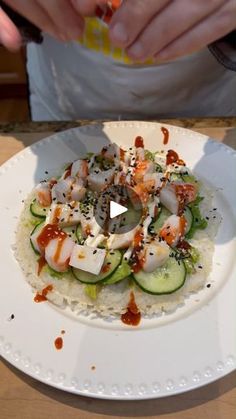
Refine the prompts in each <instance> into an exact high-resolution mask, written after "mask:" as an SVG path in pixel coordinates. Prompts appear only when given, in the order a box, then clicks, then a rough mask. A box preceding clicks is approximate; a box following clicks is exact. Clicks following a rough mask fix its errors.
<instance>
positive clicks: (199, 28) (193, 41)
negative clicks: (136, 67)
mask: <svg viewBox="0 0 236 419" xmlns="http://www.w3.org/2000/svg"><path fill="white" fill-rule="evenodd" d="M232 3H233V2H229V3H228V4H226V7H224V8H223V9H220V10H218V11H217V12H216V13H214V14H213V15H211V16H209V17H208V18H207V19H205V20H204V21H202V22H200V23H199V24H198V25H196V26H195V27H194V28H192V29H191V30H190V31H188V32H186V33H185V34H183V35H182V36H180V37H179V38H178V39H176V40H175V41H174V42H172V43H171V44H169V45H168V46H167V47H166V48H164V49H163V50H162V51H160V52H159V53H158V54H156V55H155V57H154V58H155V59H156V61H157V62H164V61H170V60H173V59H175V58H178V57H181V56H183V55H187V54H192V53H194V52H196V51H199V50H200V49H202V48H204V47H206V46H207V45H209V44H211V43H212V42H214V41H216V40H217V39H220V38H222V37H223V36H225V35H227V34H228V33H230V32H231V31H232V30H234V29H235V21H236V12H235V6H234V9H233V8H232V9H231V6H232Z"/></svg>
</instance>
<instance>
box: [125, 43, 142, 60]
mask: <svg viewBox="0 0 236 419" xmlns="http://www.w3.org/2000/svg"><path fill="white" fill-rule="evenodd" d="M144 53H145V52H144V49H143V45H142V44H141V42H136V43H135V44H134V45H133V46H132V47H131V48H129V49H128V55H129V56H130V57H132V58H139V59H140V58H143V56H144Z"/></svg>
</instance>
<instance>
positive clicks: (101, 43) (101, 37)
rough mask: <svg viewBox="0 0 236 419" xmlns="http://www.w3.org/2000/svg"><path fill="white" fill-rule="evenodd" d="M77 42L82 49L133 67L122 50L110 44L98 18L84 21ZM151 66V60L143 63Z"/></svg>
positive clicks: (106, 32) (105, 30)
mask: <svg viewBox="0 0 236 419" xmlns="http://www.w3.org/2000/svg"><path fill="white" fill-rule="evenodd" d="M79 42H80V43H81V44H82V45H83V46H84V47H86V48H89V49H92V50H93V51H96V52H98V53H101V54H103V55H105V56H108V57H110V58H112V59H114V60H115V61H120V62H122V63H124V64H133V65H134V62H133V61H132V60H131V59H130V58H129V57H128V55H127V54H126V53H125V51H124V50H123V49H121V48H116V47H114V46H113V45H112V44H111V41H110V38H109V33H108V27H107V25H106V24H104V23H103V22H102V21H100V20H99V19H98V18H87V19H86V26H85V32H84V36H83V38H82V39H80V40H79ZM135 64H137V63H135ZM151 64H153V60H148V61H147V62H145V65H151Z"/></svg>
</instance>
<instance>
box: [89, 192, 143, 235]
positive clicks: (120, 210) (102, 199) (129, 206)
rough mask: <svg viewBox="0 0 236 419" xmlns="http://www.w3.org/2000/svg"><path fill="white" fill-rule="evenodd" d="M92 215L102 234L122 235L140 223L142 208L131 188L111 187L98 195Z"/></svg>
mask: <svg viewBox="0 0 236 419" xmlns="http://www.w3.org/2000/svg"><path fill="white" fill-rule="evenodd" d="M94 215H95V219H96V221H97V223H98V224H99V226H100V227H101V228H102V230H103V232H104V234H106V233H111V234H124V233H127V232H129V231H131V230H132V229H133V228H135V227H137V225H138V224H139V223H140V222H141V220H142V216H143V208H142V203H141V201H140V198H139V196H138V195H137V194H136V192H135V190H134V189H133V188H131V187H129V186H126V185H113V186H108V187H107V188H106V189H104V190H103V191H102V192H101V193H100V194H99V196H98V198H97V202H96V206H95V213H94Z"/></svg>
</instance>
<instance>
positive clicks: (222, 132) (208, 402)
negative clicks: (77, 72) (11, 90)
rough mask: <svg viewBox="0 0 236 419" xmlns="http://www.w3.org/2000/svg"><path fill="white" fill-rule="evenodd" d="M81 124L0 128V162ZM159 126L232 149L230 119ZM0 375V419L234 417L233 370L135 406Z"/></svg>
mask: <svg viewBox="0 0 236 419" xmlns="http://www.w3.org/2000/svg"><path fill="white" fill-rule="evenodd" d="M159 121H160V120H159ZM85 123H88V121H74V122H53V123H26V124H2V125H1V124H0V164H2V163H3V162H4V161H6V160H7V159H8V158H10V157H11V156H13V155H14V154H15V153H17V152H18V151H20V150H21V149H23V148H24V147H26V146H28V145H31V144H33V143H34V142H35V141H38V140H40V139H41V138H44V137H46V136H48V135H51V134H52V133H54V132H58V131H62V130H64V129H68V128H72V127H76V126H80V125H83V124H85ZM89 123H95V122H94V121H93V122H91V121H90V122H89ZM161 123H163V124H164V123H170V124H173V125H178V126H183V127H186V128H191V129H193V130H195V131H198V132H201V133H203V134H206V135H208V136H210V137H212V138H215V139H216V140H217V141H221V142H223V143H225V144H227V145H229V146H231V147H233V148H235V149H236V118H207V119H181V120H179V119H178V120H177V119H171V120H161ZM0 377H1V381H0V418H1V419H43V418H50V419H65V418H66V419H72V418H79V419H80V418H81V419H97V418H107V419H111V418H117V419H119V418H137V417H138V418H148V417H152V418H158V417H161V416H163V417H164V418H165V419H178V418H181V419H198V418H201V417H203V418H206V419H207V418H212V417H214V419H235V417H236V372H234V373H231V374H229V375H227V376H226V377H224V378H222V379H220V380H218V381H216V382H214V383H212V384H209V385H207V386H204V387H202V388H200V389H197V390H194V391H190V392H187V393H183V394H181V395H179V396H172V397H168V398H162V399H156V400H150V401H138V402H132V401H131V402H125V401H121V402H117V401H106V400H96V399H91V398H86V397H80V396H75V395H72V394H69V393H64V392H62V391H59V390H57V389H54V388H51V387H49V386H46V385H44V384H42V383H39V382H37V381H36V380H34V379H32V378H30V377H28V376H27V375H25V374H23V373H21V372H19V371H18V370H17V369H15V368H14V367H12V366H11V365H10V364H8V363H7V362H6V361H4V360H1V362H0Z"/></svg>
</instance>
